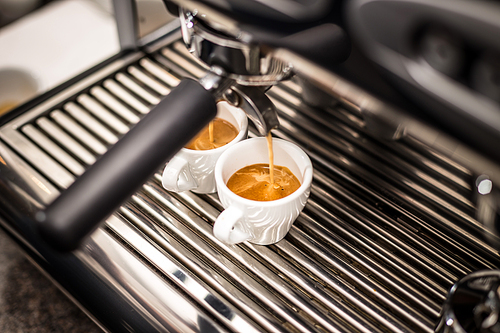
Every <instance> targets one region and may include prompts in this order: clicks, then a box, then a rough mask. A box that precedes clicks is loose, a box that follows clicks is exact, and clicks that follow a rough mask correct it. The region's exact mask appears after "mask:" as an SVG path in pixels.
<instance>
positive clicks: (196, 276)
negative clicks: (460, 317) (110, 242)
mask: <svg viewBox="0 0 500 333" xmlns="http://www.w3.org/2000/svg"><path fill="white" fill-rule="evenodd" d="M115 67H116V68H112V70H113V72H112V73H111V74H106V75H105V76H103V75H101V77H94V78H88V79H86V81H85V82H82V83H81V84H80V85H77V87H76V88H74V89H73V90H78V91H73V92H68V93H67V94H66V95H63V96H62V97H61V98H60V100H58V101H55V102H53V103H52V105H50V106H48V107H47V105H41V106H40V107H38V108H37V110H33V111H32V112H29V113H27V114H25V115H24V116H22V117H20V118H18V119H16V120H15V121H14V122H12V123H10V124H7V125H6V126H4V127H3V128H2V130H1V136H2V139H3V140H4V141H5V142H7V143H8V144H9V145H10V146H11V147H12V148H13V149H14V150H15V151H16V152H17V153H18V154H20V155H21V156H22V157H23V158H24V159H25V160H27V161H28V162H29V163H30V164H31V165H32V166H33V167H34V168H35V169H36V170H38V172H40V173H41V174H43V175H44V176H45V177H47V179H48V180H50V182H52V183H53V184H54V185H55V186H56V187H58V188H59V189H61V190H63V189H64V188H66V187H67V186H69V185H70V184H71V183H72V182H73V181H74V180H75V179H76V178H77V177H78V176H79V175H81V174H82V173H83V172H84V171H85V169H86V168H87V167H88V166H89V165H91V164H92V163H94V162H95V160H96V159H97V158H99V156H100V155H102V154H103V153H104V152H105V151H106V150H107V149H108V148H109V147H110V146H111V145H112V144H114V143H115V142H116V141H117V140H118V139H119V138H120V137H121V136H122V135H123V134H124V133H126V132H127V131H128V129H129V128H130V127H131V126H133V125H134V124H135V123H137V122H138V121H139V120H140V118H141V117H142V116H143V115H144V114H146V113H147V112H148V111H149V110H150V108H152V107H153V106H154V105H155V104H157V103H158V102H159V100H160V98H161V97H162V96H164V95H166V94H168V93H169V91H170V89H171V88H172V87H173V86H175V85H176V84H177V83H178V82H179V80H180V78H181V77H183V76H191V77H201V76H202V75H203V74H204V70H203V69H202V68H200V67H199V66H198V65H197V64H196V62H194V61H193V60H192V59H191V57H190V55H189V54H188V53H187V51H186V50H185V47H184V46H183V45H182V44H181V43H180V42H174V43H172V44H170V45H168V46H167V47H165V48H163V49H161V50H159V51H158V52H155V53H153V54H151V55H141V56H135V57H132V58H130V59H128V60H124V61H123V62H121V63H119V64H117V65H116V66H115ZM301 93H302V88H301V87H300V86H299V85H298V84H297V83H295V82H294V81H292V82H285V83H282V84H280V85H278V86H277V87H274V88H272V89H271V90H270V91H269V93H268V95H269V96H270V98H271V99H272V100H273V102H274V103H275V104H276V106H277V108H278V110H279V116H280V123H281V127H280V129H279V130H277V131H275V132H273V134H274V135H275V136H277V137H280V138H284V139H286V140H290V141H294V142H296V143H297V144H298V145H300V146H301V147H302V148H303V149H304V150H306V152H307V153H308V154H309V156H310V157H311V159H312V161H313V164H314V167H315V173H314V182H313V187H312V194H311V198H310V200H309V202H308V204H307V206H306V208H305V209H304V211H303V213H302V214H301V215H300V217H299V218H298V220H297V221H296V222H295V224H294V226H293V227H292V230H291V231H290V233H289V234H288V235H287V237H286V238H285V239H284V240H283V241H281V242H279V243H277V244H275V245H272V246H256V245H252V244H249V243H244V244H241V245H239V246H228V245H225V244H222V243H220V242H219V241H218V240H217V239H215V238H214V236H213V235H212V224H213V222H214V220H215V218H216V217H217V215H218V213H219V212H220V209H221V207H220V203H219V201H218V198H217V195H196V194H194V193H190V192H189V193H182V194H172V193H168V192H166V191H165V190H164V189H163V188H162V187H161V179H160V174H156V175H155V177H153V178H152V179H151V180H150V181H148V182H147V183H146V184H145V185H144V186H143V188H142V189H141V190H140V191H139V192H138V193H136V194H135V195H134V196H133V197H132V198H131V200H130V201H129V202H128V203H126V204H124V205H123V206H122V207H121V208H120V209H119V210H118V211H117V212H116V213H115V214H114V215H113V216H112V217H111V218H109V219H108V221H107V222H106V225H105V226H104V227H102V229H103V230H104V231H105V232H106V233H108V235H111V236H112V237H114V239H116V240H117V241H119V242H120V243H121V244H124V245H126V246H127V247H128V248H129V250H130V251H131V252H133V253H134V254H135V255H136V256H137V257H138V258H140V260H142V262H143V263H144V264H145V265H146V266H147V267H148V269H150V270H152V271H153V272H154V274H157V275H159V276H161V278H162V279H163V280H165V281H167V283H168V284H171V285H172V286H175V288H176V290H177V291H178V293H179V294H180V295H181V296H182V297H183V298H185V299H187V300H189V302H190V304H194V306H195V307H197V308H199V309H200V312H201V313H203V316H202V317H200V318H201V319H200V320H201V322H200V321H198V323H197V325H198V326H197V327H199V328H201V327H203V325H208V326H210V327H216V328H217V330H218V331H233V332H252V331H258V332H260V331H285V332H410V331H411V332H413V331H415V332H431V331H433V328H434V325H435V323H436V322H437V319H438V316H439V312H440V309H441V306H442V303H443V301H444V299H445V297H446V294H447V291H448V289H449V288H450V287H451V285H452V284H453V283H454V282H455V281H457V280H458V279H459V278H460V277H462V276H464V275H465V274H467V273H469V272H472V271H476V270H479V269H484V268H495V267H498V265H499V263H500V260H499V257H498V254H497V251H496V250H494V249H493V248H491V247H490V246H489V245H487V244H486V243H485V242H484V241H483V240H482V239H481V238H482V234H483V233H484V230H483V229H482V227H481V225H480V224H479V223H478V222H477V221H476V220H475V219H474V218H473V216H474V210H475V207H474V205H473V204H472V203H471V201H470V198H471V197H472V194H471V188H470V183H471V180H472V175H471V174H470V172H469V171H468V170H467V169H465V168H463V167H462V166H460V165H458V164H456V163H454V162H453V161H451V160H448V159H447V158H445V157H444V156H441V155H439V154H437V153H436V152H434V151H432V150H430V149H429V148H427V147H425V146H424V145H422V144H421V143H419V142H417V141H416V140H413V139H412V138H410V137H406V138H404V139H402V140H400V141H396V142H386V141H381V140H377V139H376V138H373V137H371V136H370V135H369V134H368V133H367V132H366V130H365V128H364V122H363V119H362V118H361V116H360V114H359V113H358V112H357V111H356V110H353V109H350V108H348V107H347V106H344V105H342V104H340V103H338V104H332V106H331V107H328V108H322V109H319V108H314V107H311V106H308V105H306V104H305V103H303V101H302V99H301ZM252 135H253V134H252ZM173 306H175V305H173ZM200 330H201V329H200Z"/></svg>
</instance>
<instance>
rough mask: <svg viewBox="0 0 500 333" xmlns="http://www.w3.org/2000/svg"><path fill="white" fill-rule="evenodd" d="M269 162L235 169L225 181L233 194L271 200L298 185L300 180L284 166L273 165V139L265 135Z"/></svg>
mask: <svg viewBox="0 0 500 333" xmlns="http://www.w3.org/2000/svg"><path fill="white" fill-rule="evenodd" d="M266 140H267V149H268V155H269V164H265V163H258V164H252V165H248V166H246V167H244V168H241V169H240V170H238V171H236V172H235V173H234V174H233V175H232V176H231V178H229V180H228V181H227V184H226V185H227V187H228V188H229V189H230V190H231V191H232V192H234V193H235V194H237V195H239V196H240V197H243V198H245V199H249V200H256V201H272V200H278V199H281V198H284V197H286V196H288V195H290V194H292V193H293V192H295V191H296V190H297V189H298V188H299V187H300V182H299V180H298V179H297V177H295V175H294V174H293V173H292V172H291V171H290V169H288V168H287V167H286V166H279V165H274V153H273V139H272V136H271V132H269V133H268V135H267V137H266Z"/></svg>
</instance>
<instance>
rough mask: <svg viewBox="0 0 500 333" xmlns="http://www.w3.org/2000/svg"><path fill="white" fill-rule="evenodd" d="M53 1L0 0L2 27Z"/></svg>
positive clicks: (0, 23) (0, 22)
mask: <svg viewBox="0 0 500 333" xmlns="http://www.w3.org/2000/svg"><path fill="white" fill-rule="evenodd" d="M51 1H52V0H0V28H2V27H4V26H6V25H7V24H9V23H12V22H14V21H15V20H17V19H19V18H21V17H23V16H24V15H26V14H29V13H30V12H32V11H34V10H36V9H38V8H40V7H42V6H44V5H46V4H48V3H49V2H51Z"/></svg>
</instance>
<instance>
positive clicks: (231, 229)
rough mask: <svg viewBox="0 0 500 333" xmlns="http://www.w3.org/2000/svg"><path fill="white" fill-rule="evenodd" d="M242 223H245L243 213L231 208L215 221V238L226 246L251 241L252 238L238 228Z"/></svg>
mask: <svg viewBox="0 0 500 333" xmlns="http://www.w3.org/2000/svg"><path fill="white" fill-rule="evenodd" d="M240 221H243V211H242V210H240V209H238V208H236V207H234V206H229V207H228V208H226V209H225V210H224V211H223V212H222V213H220V215H219V217H217V220H215V224H214V236H215V237H217V238H218V239H219V240H220V241H222V242H224V243H226V244H238V243H241V242H244V241H246V240H249V239H250V238H251V236H250V235H249V234H247V233H246V232H244V231H242V230H241V229H240V228H238V222H240Z"/></svg>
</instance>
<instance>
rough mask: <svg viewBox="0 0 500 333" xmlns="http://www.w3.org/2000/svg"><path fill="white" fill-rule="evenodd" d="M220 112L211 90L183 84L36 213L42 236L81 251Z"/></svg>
mask: <svg viewBox="0 0 500 333" xmlns="http://www.w3.org/2000/svg"><path fill="white" fill-rule="evenodd" d="M216 113H217V107H216V102H215V99H214V97H213V96H212V94H211V93H210V92H208V91H207V90H205V89H204V88H203V87H202V86H201V85H200V84H199V83H198V82H197V81H194V80H191V79H184V80H182V81H181V82H180V84H179V85H178V86H177V87H176V88H174V89H173V90H172V91H171V92H170V94H169V95H168V96H166V97H165V98H164V99H163V100H162V101H161V102H160V103H159V104H158V105H157V106H156V107H155V108H154V109H153V110H151V111H150V113H149V114H148V115H146V116H145V117H144V118H143V119H142V120H141V121H140V122H139V123H137V124H136V125H135V126H134V127H133V128H132V129H131V130H130V131H129V132H128V133H127V134H126V135H125V136H124V137H123V138H121V139H120V140H119V141H118V142H117V143H116V144H115V145H114V146H113V147H111V148H110V149H109V151H108V152H106V154H104V155H103V156H102V157H101V158H100V159H99V160H97V162H96V163H95V164H93V165H92V166H91V167H90V168H89V169H88V170H87V171H86V172H85V173H84V174H83V175H82V176H81V177H79V178H78V179H77V180H76V181H75V182H74V183H73V184H72V185H71V186H70V187H69V188H68V189H66V190H65V191H63V192H62V193H61V195H60V196H59V197H58V198H57V199H56V200H55V201H54V202H53V203H52V204H50V205H49V206H48V207H47V208H46V209H45V211H43V212H40V213H39V214H37V220H38V221H37V222H38V227H39V231H40V234H41V235H42V237H43V238H44V239H45V240H46V241H47V242H48V243H49V244H50V245H51V246H52V247H54V248H56V249H57V250H60V251H71V250H73V249H76V248H77V247H78V245H79V244H80V242H81V241H82V239H83V238H84V237H86V236H87V235H88V234H90V233H91V232H92V231H93V230H94V229H95V228H96V227H97V226H98V225H99V223H100V222H101V221H103V220H104V219H105V218H107V217H108V216H109V215H110V214H111V213H112V212H113V211H114V210H116V209H117V208H118V207H119V205H120V204H122V203H123V202H124V201H125V200H126V199H128V198H129V197H130V196H131V195H132V194H133V193H134V192H135V191H137V190H138V188H139V187H140V186H141V185H143V184H144V183H145V182H146V181H147V180H148V178H149V177H151V176H152V175H153V174H154V172H156V171H157V170H158V169H159V168H160V167H161V165H162V164H163V163H165V162H166V161H168V160H169V159H170V158H171V157H173V156H174V155H175V153H177V152H178V151H179V150H180V149H181V148H182V147H183V146H184V145H186V144H187V143H188V142H189V140H190V139H191V138H193V137H194V136H195V135H196V134H197V133H198V132H199V131H201V130H202V129H203V127H205V126H206V125H207V124H208V123H209V122H210V120H212V119H213V118H214V117H215V115H216Z"/></svg>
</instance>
